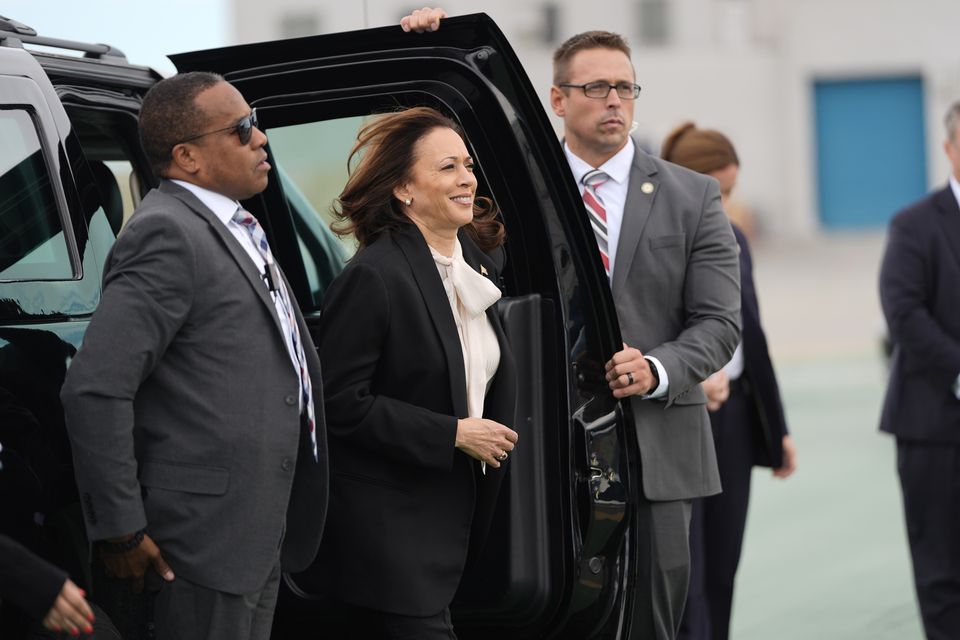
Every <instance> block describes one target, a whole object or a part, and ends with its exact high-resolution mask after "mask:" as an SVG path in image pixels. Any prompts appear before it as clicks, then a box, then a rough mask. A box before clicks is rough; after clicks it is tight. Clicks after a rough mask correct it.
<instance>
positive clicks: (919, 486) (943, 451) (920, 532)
mask: <svg viewBox="0 0 960 640" xmlns="http://www.w3.org/2000/svg"><path fill="white" fill-rule="evenodd" d="M897 468H898V471H899V473H900V487H901V489H902V490H903V510H904V515H905V516H906V521H907V536H908V538H909V540H910V554H911V556H912V558H913V578H914V583H915V585H916V589H917V600H918V601H919V604H920V616H921V617H922V618H923V628H924V630H925V631H926V634H927V640H948V639H952V640H956V639H957V638H960V445H955V444H946V443H926V442H911V441H907V440H902V439H898V440H897Z"/></svg>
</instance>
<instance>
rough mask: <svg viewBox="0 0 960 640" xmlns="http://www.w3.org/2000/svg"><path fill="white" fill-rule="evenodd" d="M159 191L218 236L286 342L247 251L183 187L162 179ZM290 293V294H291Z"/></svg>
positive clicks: (275, 310) (275, 308) (268, 294)
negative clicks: (177, 201)
mask: <svg viewBox="0 0 960 640" xmlns="http://www.w3.org/2000/svg"><path fill="white" fill-rule="evenodd" d="M160 191H161V192H162V193H165V194H167V195H169V196H172V197H174V198H176V199H177V200H180V201H181V202H183V203H184V204H185V205H186V206H187V207H188V208H189V209H190V210H191V211H193V212H194V213H196V214H197V215H198V216H200V217H201V218H203V219H204V220H205V221H206V222H207V224H208V225H210V228H211V229H213V232H214V233H215V234H216V235H217V237H219V238H220V241H221V242H222V243H223V246H224V247H226V249H227V253H229V254H230V256H231V257H232V258H233V260H234V261H235V262H236V263H237V266H238V267H240V271H241V273H243V275H244V276H245V277H246V279H247V281H248V282H249V283H250V286H251V287H253V291H254V293H255V294H256V296H257V298H258V299H259V300H260V302H262V303H263V304H264V305H266V307H267V311H268V312H269V313H270V317H271V318H273V323H274V325H276V327H277V331H279V332H280V337H281V338H282V339H283V340H284V344H286V337H285V336H284V334H283V325H281V324H280V318H279V317H277V307H276V305H274V303H273V299H272V298H271V297H270V291H269V289H267V287H266V285H265V284H264V281H263V279H262V278H261V277H260V271H259V270H258V269H257V266H256V265H255V264H254V263H253V261H252V260H251V259H250V256H249V255H247V252H246V251H245V250H244V248H243V247H242V246H240V243H239V242H237V239H236V238H235V237H234V236H233V234H232V233H230V230H229V229H227V227H226V225H224V224H223V223H222V222H221V221H220V220H219V219H218V218H217V216H216V215H214V213H213V211H210V209H208V208H207V206H206V205H204V204H203V203H202V202H200V200H199V199H198V198H197V197H196V196H195V195H193V194H192V193H190V192H189V191H187V190H186V189H184V188H183V187H181V186H179V185H177V184H175V183H173V182H169V181H167V180H164V181H162V182H161V183H160ZM287 291H290V287H289V285H287ZM291 295H292V294H291Z"/></svg>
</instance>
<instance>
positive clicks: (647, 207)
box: [613, 147, 660, 299]
mask: <svg viewBox="0 0 960 640" xmlns="http://www.w3.org/2000/svg"><path fill="white" fill-rule="evenodd" d="M656 173H657V168H656V166H655V165H654V164H653V163H652V162H651V161H650V158H649V157H647V154H646V153H645V152H643V151H641V150H640V148H639V147H638V148H637V149H636V151H634V154H633V167H632V168H631V170H630V185H629V187H627V199H626V201H625V202H624V205H623V220H622V221H621V223H620V238H619V239H618V240H617V255H616V259H615V260H614V264H613V295H614V299H616V297H617V296H618V295H619V294H620V293H621V292H622V290H623V288H624V287H625V286H626V284H627V276H628V275H629V274H630V266H631V264H632V263H633V257H634V256H635V255H636V253H637V246H638V245H639V243H640V237H641V236H642V235H643V229H644V227H645V226H646V224H647V219H648V218H649V217H650V211H651V209H652V208H653V201H654V200H655V199H656V197H657V194H658V193H659V192H660V182H659V181H658V180H657V179H656V178H655V177H654V176H655V175H656ZM651 186H652V187H653V189H652V190H651V189H650V187H651ZM647 191H649V193H647Z"/></svg>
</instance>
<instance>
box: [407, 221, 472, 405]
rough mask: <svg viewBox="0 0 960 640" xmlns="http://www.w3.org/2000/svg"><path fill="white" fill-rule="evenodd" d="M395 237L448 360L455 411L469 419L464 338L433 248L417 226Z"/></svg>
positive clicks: (409, 227)
mask: <svg viewBox="0 0 960 640" xmlns="http://www.w3.org/2000/svg"><path fill="white" fill-rule="evenodd" d="M391 235H392V237H393V239H394V242H395V243H396V244H397V246H398V247H400V250H401V251H402V252H403V255H404V257H406V259H407V262H408V263H409V264H410V270H411V271H412V272H413V278H414V280H416V282H417V287H418V288H419V289H420V294H421V295H422V296H423V301H424V303H425V304H426V306H427V311H428V312H429V314H430V319H431V320H432V321H433V326H434V328H435V329H436V331H437V335H438V336H439V337H440V344H441V346H442V347H443V353H444V355H445V356H446V358H447V371H448V373H449V376H450V397H451V398H452V399H453V411H454V413H455V414H456V415H457V416H458V417H466V415H467V376H466V372H465V371H464V364H463V349H462V348H461V346H460V335H459V334H458V333H457V325H456V322H455V321H454V319H453V313H452V311H451V309H450V302H449V300H448V299H447V292H446V291H445V290H444V288H443V281H442V280H441V279H440V273H439V272H438V271H437V265H436V263H435V262H434V261H433V256H431V255H430V248H429V247H428V246H427V242H426V240H424V238H423V235H422V234H421V233H420V230H419V229H417V227H416V226H415V225H413V224H409V225H405V226H404V227H403V228H402V229H399V230H397V231H394V232H392V234H391Z"/></svg>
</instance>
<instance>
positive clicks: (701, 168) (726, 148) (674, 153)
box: [660, 122, 740, 173]
mask: <svg viewBox="0 0 960 640" xmlns="http://www.w3.org/2000/svg"><path fill="white" fill-rule="evenodd" d="M660 157H661V158H663V159H664V160H668V161H670V162H673V163H675V164H678V165H680V166H681V167H686V168H687V169H692V170H693V171H696V172H697V173H712V172H714V171H719V170H721V169H724V168H726V167H729V166H730V165H731V164H735V165H737V166H740V159H739V158H738V157H737V151H736V149H734V148H733V143H731V142H730V140H729V139H728V138H727V136H725V135H723V134H722V133H720V132H719V131H714V130H713V129H698V128H697V126H696V125H695V124H693V123H692V122H685V123H683V124H682V125H680V126H679V127H677V128H676V129H674V130H673V131H671V132H670V135H668V136H667V137H666V138H665V139H664V141H663V146H662V147H661V148H660Z"/></svg>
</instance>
